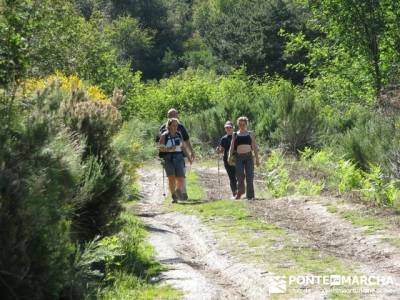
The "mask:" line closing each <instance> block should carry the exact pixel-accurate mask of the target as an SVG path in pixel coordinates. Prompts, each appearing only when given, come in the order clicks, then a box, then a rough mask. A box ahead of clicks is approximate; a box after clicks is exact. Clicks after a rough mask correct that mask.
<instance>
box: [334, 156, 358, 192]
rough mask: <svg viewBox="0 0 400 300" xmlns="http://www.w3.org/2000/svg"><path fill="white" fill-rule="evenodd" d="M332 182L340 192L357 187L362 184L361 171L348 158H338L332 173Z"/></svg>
mask: <svg viewBox="0 0 400 300" xmlns="http://www.w3.org/2000/svg"><path fill="white" fill-rule="evenodd" d="M333 180H334V182H336V183H337V187H338V190H339V192H340V193H344V192H348V191H351V190H353V189H359V188H361V186H362V173H361V171H360V170H359V169H357V167H356V165H355V164H353V163H352V162H350V161H348V160H343V159H341V160H339V161H338V163H337V167H336V169H335V173H334V179H333Z"/></svg>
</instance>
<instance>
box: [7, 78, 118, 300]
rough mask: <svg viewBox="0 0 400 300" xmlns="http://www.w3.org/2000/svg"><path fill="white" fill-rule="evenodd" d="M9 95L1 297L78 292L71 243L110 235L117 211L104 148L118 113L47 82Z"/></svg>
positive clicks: (111, 163)
mask: <svg viewBox="0 0 400 300" xmlns="http://www.w3.org/2000/svg"><path fill="white" fill-rule="evenodd" d="M8 97H9V96H7V95H4V96H3V97H2V98H1V105H0V110H1V115H7V118H1V121H0V125H1V126H0V137H1V138H2V145H3V146H4V147H1V150H0V179H1V180H0V223H1V224H0V226H1V228H2V230H4V231H3V233H2V235H1V241H0V242H1V245H2V251H1V252H0V256H1V257H0V269H1V270H2V272H1V279H2V280H1V289H2V291H4V297H5V298H12V297H13V298H16V297H17V298H28V297H29V298H31V299H54V298H58V297H60V295H61V294H63V293H67V294H68V291H73V292H72V293H75V291H74V290H75V288H76V289H77V291H76V292H77V293H80V292H79V290H81V287H79V285H80V284H84V282H83V281H82V282H81V281H80V280H73V278H74V276H78V274H75V270H74V267H73V265H72V264H71V261H72V258H73V257H74V256H75V255H76V251H79V250H77V248H76V241H77V240H81V239H87V240H90V239H91V238H92V237H94V235H95V234H96V233H99V232H100V233H103V234H104V233H107V232H109V231H108V230H109V228H110V227H111V225H113V224H114V221H115V218H116V216H117V215H118V213H119V211H120V205H119V202H118V199H119V195H120V191H121V177H122V173H121V171H120V167H119V162H118V160H117V159H116V158H115V154H114V153H113V151H112V149H111V147H110V145H109V144H107V143H110V141H111V140H110V139H111V135H112V134H113V131H114V130H116V129H117V128H118V120H119V117H118V113H117V111H116V109H115V108H114V107H111V105H110V104H108V103H106V102H94V101H92V100H89V99H88V98H87V96H86V93H85V91H82V90H74V91H70V92H65V91H64V90H62V89H60V88H59V86H58V85H57V84H56V83H54V82H53V83H52V84H51V85H50V86H48V87H47V88H45V89H43V90H41V91H37V92H36V93H34V94H33V95H30V96H28V97H17V98H16V99H14V101H10V99H9V98H8ZM99 103H102V104H99ZM76 272H79V271H78V270H76ZM74 274H75V275H74ZM79 276H80V275H79ZM81 279H82V278H81ZM74 284H77V286H73V285H74Z"/></svg>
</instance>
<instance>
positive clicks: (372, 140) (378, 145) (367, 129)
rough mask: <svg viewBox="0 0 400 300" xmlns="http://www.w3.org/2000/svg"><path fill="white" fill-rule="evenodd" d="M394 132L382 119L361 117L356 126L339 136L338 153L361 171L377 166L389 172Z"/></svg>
mask: <svg viewBox="0 0 400 300" xmlns="http://www.w3.org/2000/svg"><path fill="white" fill-rule="evenodd" d="M395 137H396V132H395V131H394V130H393V127H392V125H391V124H390V123H389V122H388V120H385V119H384V118H381V117H378V116H374V115H371V114H368V115H365V116H363V117H361V118H360V119H359V120H358V121H357V123H356V125H355V126H354V127H353V128H351V129H350V130H348V131H347V132H345V133H344V134H343V135H341V136H340V139H339V141H338V146H339V152H340V153H341V154H343V155H344V156H345V158H347V159H350V160H352V161H353V162H354V163H356V164H357V166H358V167H360V168H361V169H363V170H368V168H369V164H370V163H374V164H379V165H382V166H385V168H386V170H389V162H388V160H389V156H388V153H390V152H391V149H392V145H393V144H394V141H395V139H394V138H395Z"/></svg>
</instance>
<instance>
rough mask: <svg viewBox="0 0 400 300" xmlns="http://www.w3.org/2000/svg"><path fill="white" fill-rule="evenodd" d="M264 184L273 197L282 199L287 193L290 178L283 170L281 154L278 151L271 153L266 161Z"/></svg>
mask: <svg viewBox="0 0 400 300" xmlns="http://www.w3.org/2000/svg"><path fill="white" fill-rule="evenodd" d="M266 167H267V171H268V174H267V178H266V184H267V188H268V191H269V192H270V193H271V194H272V195H273V196H274V197H283V196H286V195H287V194H288V193H289V189H290V178H289V172H288V171H287V170H286V168H285V160H284V157H283V154H282V153H281V152H279V151H273V152H272V154H271V156H270V157H269V158H268V161H267V165H266Z"/></svg>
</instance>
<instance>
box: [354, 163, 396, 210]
mask: <svg viewBox="0 0 400 300" xmlns="http://www.w3.org/2000/svg"><path fill="white" fill-rule="evenodd" d="M369 169H370V171H369V172H365V173H364V179H363V182H362V189H361V192H362V194H363V196H364V197H366V198H367V199H368V200H372V201H374V202H376V203H377V204H378V205H387V206H393V205H394V203H395V202H396V201H397V200H398V199H399V197H400V191H399V190H398V189H397V188H396V185H395V183H394V181H391V180H389V179H387V178H385V177H384V174H383V173H382V170H381V167H379V166H377V165H371V166H370V168H369Z"/></svg>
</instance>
